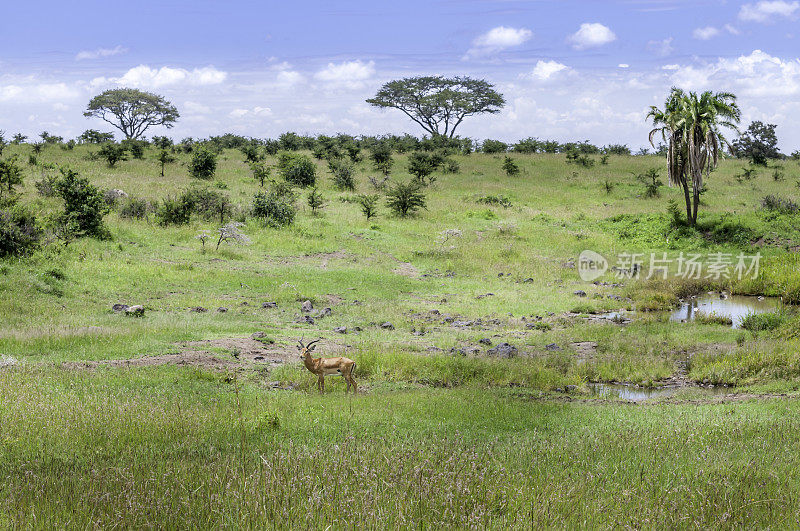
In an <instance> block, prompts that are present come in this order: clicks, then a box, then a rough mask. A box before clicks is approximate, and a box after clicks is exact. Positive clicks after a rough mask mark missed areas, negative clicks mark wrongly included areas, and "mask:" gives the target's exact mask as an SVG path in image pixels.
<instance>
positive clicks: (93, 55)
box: [75, 46, 128, 61]
mask: <svg viewBox="0 0 800 531" xmlns="http://www.w3.org/2000/svg"><path fill="white" fill-rule="evenodd" d="M127 51H128V49H127V48H125V47H123V46H115V47H113V48H97V49H96V50H83V51H82V52H78V54H77V55H76V56H75V60H76V61H83V60H85V59H100V58H102V57H111V56H114V55H121V54H123V53H126V52H127Z"/></svg>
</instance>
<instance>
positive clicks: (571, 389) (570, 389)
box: [565, 385, 578, 393]
mask: <svg viewBox="0 0 800 531" xmlns="http://www.w3.org/2000/svg"><path fill="white" fill-rule="evenodd" d="M565 389H566V391H567V392H568V393H574V392H575V391H577V390H578V386H577V385H568V386H566V387H565Z"/></svg>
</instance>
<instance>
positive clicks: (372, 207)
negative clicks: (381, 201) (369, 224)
mask: <svg viewBox="0 0 800 531" xmlns="http://www.w3.org/2000/svg"><path fill="white" fill-rule="evenodd" d="M357 201H358V204H359V206H361V213H362V214H364V217H366V218H367V219H368V220H369V219H372V218H374V217H375V216H377V215H378V196H377V195H366V194H362V195H360V196H358V198H357Z"/></svg>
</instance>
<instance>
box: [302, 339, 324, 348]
mask: <svg viewBox="0 0 800 531" xmlns="http://www.w3.org/2000/svg"><path fill="white" fill-rule="evenodd" d="M320 341H322V339H315V340H314V341H312V342H311V343H309V344H308V345H306V348H308V347H310V346H311V345H313V344H314V343H319V342H320Z"/></svg>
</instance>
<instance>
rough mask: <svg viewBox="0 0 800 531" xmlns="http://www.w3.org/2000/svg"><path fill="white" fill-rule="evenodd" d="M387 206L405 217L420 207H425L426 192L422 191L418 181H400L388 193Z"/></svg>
mask: <svg viewBox="0 0 800 531" xmlns="http://www.w3.org/2000/svg"><path fill="white" fill-rule="evenodd" d="M386 206H388V207H389V209H391V210H392V211H393V212H394V213H395V214H397V215H398V216H400V217H403V218H405V217H407V216H409V215H410V214H414V213H415V212H416V211H417V210H419V209H420V208H425V194H423V193H422V192H421V191H420V184H419V183H418V182H415V181H411V182H409V183H399V182H398V183H395V184H394V185H393V186H392V187H391V188H390V189H389V191H388V192H387V193H386Z"/></svg>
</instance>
